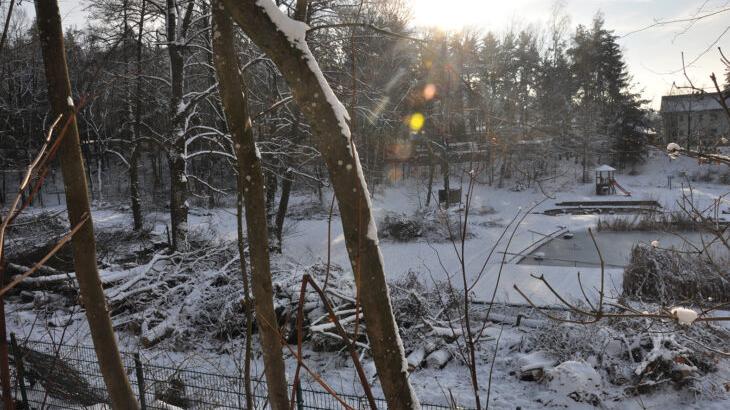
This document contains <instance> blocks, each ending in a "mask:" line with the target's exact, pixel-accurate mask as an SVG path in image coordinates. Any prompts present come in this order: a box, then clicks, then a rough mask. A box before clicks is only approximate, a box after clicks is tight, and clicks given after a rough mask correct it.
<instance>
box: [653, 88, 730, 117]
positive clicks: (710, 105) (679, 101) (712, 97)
mask: <svg viewBox="0 0 730 410" xmlns="http://www.w3.org/2000/svg"><path fill="white" fill-rule="evenodd" d="M719 98H720V94H718V93H703V94H680V95H665V96H663V97H662V106H661V110H660V111H661V112H662V113H672V112H697V111H714V110H721V109H722V106H721V105H720V101H719ZM725 101H727V102H728V105H730V96H726V97H725Z"/></svg>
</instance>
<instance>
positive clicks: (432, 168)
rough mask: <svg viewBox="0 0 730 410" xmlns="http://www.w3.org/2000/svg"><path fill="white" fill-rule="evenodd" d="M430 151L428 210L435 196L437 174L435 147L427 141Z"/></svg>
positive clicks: (427, 191)
mask: <svg viewBox="0 0 730 410" xmlns="http://www.w3.org/2000/svg"><path fill="white" fill-rule="evenodd" d="M426 148H427V150H428V189H427V190H426V208H428V207H430V206H431V196H433V177H434V173H435V172H436V159H435V158H434V155H433V147H432V146H431V141H430V140H429V141H426Z"/></svg>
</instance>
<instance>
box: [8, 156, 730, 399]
mask: <svg viewBox="0 0 730 410" xmlns="http://www.w3.org/2000/svg"><path fill="white" fill-rule="evenodd" d="M575 167H577V165H573V164H562V166H561V168H560V172H559V173H558V174H559V175H558V178H556V179H554V180H551V181H549V182H547V183H546V184H545V185H544V186H543V187H542V188H543V189H542V190H541V189H538V188H537V187H533V188H529V189H525V190H521V191H513V190H511V189H510V183H509V182H507V184H506V186H505V188H503V189H497V188H495V187H491V186H488V185H484V184H478V185H477V186H476V187H475V189H474V196H473V199H472V206H471V209H470V211H471V212H470V215H469V227H468V230H469V234H470V235H469V237H468V238H467V239H466V240H465V243H464V246H463V249H464V250H463V260H464V267H465V270H466V276H467V279H468V284H469V286H470V287H471V286H473V288H472V289H471V293H472V294H473V297H474V300H475V301H477V302H490V301H491V300H492V298H493V296H494V299H495V301H497V302H500V303H505V304H510V305H517V306H512V307H504V306H503V307H500V308H499V309H497V310H496V311H495V312H496V313H495V315H496V316H492V317H500V318H502V319H504V320H501V321H499V322H502V324H495V325H493V326H489V327H487V328H486V330H485V334H486V336H487V337H486V338H484V339H483V341H482V342H481V343H480V345H479V346H478V358H477V362H478V365H477V372H478V375H479V378H480V380H481V386H482V391H481V392H480V393H481V396H483V399H484V397H486V395H487V385H488V383H487V380H488V379H489V377H490V376H489V375H490V372H493V374H492V376H491V378H492V385H491V389H490V406H491V407H493V408H499V409H502V408H505V409H507V408H511V409H514V408H522V409H528V408H541V407H556V408H558V407H559V408H594V404H595V403H594V404H591V403H592V401H591V398H590V397H587V398H585V397H584V398H582V399H581V400H580V401H576V399H575V397H573V398H571V397H569V394H570V393H573V392H575V391H577V390H579V391H581V392H585V393H591V394H595V395H596V397H598V399H599V401H600V406H601V407H602V408H612V409H614V408H615V409H624V408H626V409H633V408H636V409H639V408H667V409H669V408H696V409H726V408H730V393H728V392H727V389H728V388H730V387H728V386H729V385H728V384H727V383H728V381H730V365H728V363H727V360H726V359H725V361H720V362H719V363H718V365H717V367H718V370H717V371H716V372H714V373H712V374H711V376H710V377H711V379H710V380H703V381H702V383H703V384H702V385H701V387H700V388H698V389H695V390H691V391H687V390H674V389H671V388H668V387H667V388H663V389H660V390H657V391H656V392H653V393H649V394H645V395H641V396H632V395H628V394H626V393H625V392H624V390H623V388H622V387H620V386H616V385H614V384H611V383H609V382H608V381H607V380H605V377H604V376H603V375H601V374H598V373H597V372H596V370H594V367H593V365H595V364H596V362H595V361H596V358H595V357H579V354H578V352H579V350H578V348H577V347H576V356H575V357H574V358H573V360H570V361H565V362H563V363H562V364H560V365H559V366H557V367H553V365H557V364H558V363H557V361H555V360H554V358H552V357H550V356H549V355H548V356H546V355H545V354H543V353H537V356H536V352H525V351H523V349H522V347H523V344H524V343H526V342H525V340H527V339H529V338H530V337H531V335H532V334H533V332H535V327H534V326H536V325H535V323H530V324H529V325H522V326H520V327H513V326H512V324H511V323H513V320H515V319H516V317H517V315H518V314H526V315H527V316H529V317H530V318H531V319H529V320H532V321H535V322H538V325H537V326H538V327H539V326H549V324H548V322H547V321H546V320H545V319H544V318H542V317H541V316H540V315H539V314H536V313H535V312H534V311H531V310H530V309H528V308H527V306H526V301H525V299H524V298H523V297H521V296H520V295H519V294H518V293H517V292H516V291H515V290H514V285H517V286H519V287H520V289H521V290H523V291H524V292H525V294H526V295H527V296H528V297H530V299H531V300H532V301H533V302H534V303H536V304H538V305H541V306H553V307H554V306H556V305H559V301H558V300H556V298H555V296H554V295H553V294H552V293H550V292H549V291H548V290H547V288H546V287H545V286H544V284H543V283H542V282H541V281H539V280H538V279H536V276H539V275H544V277H545V278H546V279H547V280H548V281H549V282H550V283H551V284H552V285H553V286H554V287H555V288H556V289H557V290H558V291H559V292H560V293H561V294H562V295H563V296H564V297H565V298H566V299H568V300H571V301H573V300H580V299H583V295H582V293H583V292H584V291H585V292H586V293H587V294H588V297H589V298H592V299H593V300H595V299H596V298H597V294H598V293H597V289H598V288H600V286H601V283H600V281H601V277H602V274H601V270H600V268H598V267H596V266H573V267H571V266H549V263H547V262H545V263H543V264H541V265H536V264H524V263H523V264H518V263H517V261H518V260H519V259H520V258H519V257H516V256H519V255H524V254H527V253H530V252H533V251H535V249H536V248H537V247H538V246H539V245H540V244H542V243H544V242H545V240H544V239H543V238H544V235H550V234H554V233H558V232H585V231H586V230H587V229H588V228H592V227H595V225H596V223H597V221H598V220H599V218H603V219H606V218H609V219H610V218H616V217H618V216H613V215H609V216H606V215H604V216H600V215H559V216H547V215H544V214H542V213H541V212H542V211H544V210H546V209H550V208H554V207H555V206H556V205H555V204H556V203H557V202H563V201H589V200H596V199H597V197H596V196H595V195H593V191H594V186H593V185H592V184H580V183H577V182H575V181H577V178H576V169H574V168H575ZM707 169H713V170H715V171H716V172H718V173H723V172H728V170H727V169H726V168H723V167H722V166H718V165H698V164H697V162H696V161H695V160H692V159H688V158H679V159H676V160H670V159H669V157H668V156H667V155H665V154H663V153H661V152H658V151H654V152H652V154H651V156H650V158H649V160H648V161H647V163H646V164H645V165H643V166H640V167H638V171H639V172H638V173H637V174H636V175H627V174H618V175H617V180H618V181H619V182H620V184H621V185H622V186H623V187H625V188H626V189H627V190H629V191H630V192H631V193H632V196H631V198H630V199H632V200H639V199H649V200H656V201H658V202H659V203H660V204H661V205H662V206H663V207H664V209H665V210H667V211H672V210H676V209H677V207H678V205H677V201H681V198H682V195H683V193H684V194H687V195H688V194H689V190H688V189H687V187H686V186H685V187H684V190H683V189H682V181H683V178H682V177H681V175H682V173H684V174H686V175H687V176H689V177H692V176H694V175H701V174H703V173H704V172H705V170H707ZM669 176H672V177H673V181H672V189H669V188H668V177H669ZM453 184H454V183H453V182H452V185H453ZM728 192H730V186H729V185H722V184H719V183H717V182H699V181H698V182H693V183H692V195H693V197H694V200H695V203H696V204H697V205H698V206H699V207H704V206H709V205H710V204H711V203H712V202H713V201H716V200H718V199H719V200H720V201H721V209H729V208H730V201H728V199H727V197H725V195H726V194H727V193H728ZM546 194H547V195H549V197H546ZM423 196H424V187H423V186H422V185H421V184H420V183H416V181H414V180H407V181H400V182H397V183H394V184H392V185H391V186H388V187H385V188H382V189H378V190H377V191H376V193H375V195H374V198H373V204H374V207H375V209H374V212H375V214H376V220H378V221H382V220H383V219H384V218H385V216H386V215H389V214H391V213H399V214H405V215H413V214H414V213H416V212H417V211H423V205H422V204H423V202H424V197H423ZM621 198H622V197H621V196H616V197H614V198H612V199H621ZM329 201H330V199H329V198H324V200H323V202H324V203H325V204H327V205H328V204H329ZM327 205H322V204H319V203H318V202H317V201H316V200H315V199H313V198H312V197H310V196H308V195H302V196H298V197H295V198H293V200H292V205H291V209H292V214H293V215H296V217H294V218H290V220H289V222H288V225H287V227H286V230H285V238H284V244H283V254H281V255H273V258H274V261H273V266H274V269H275V270H277V271H278V272H287V273H286V274H287V275H298V274H301V273H302V272H304V271H305V270H304V269H302V267H305V266H311V265H314V264H317V263H324V262H326V258H327V254H328V252H327V250H328V246H331V261H332V263H333V264H336V265H339V266H342V267H345V268H346V267H348V266H349V259H348V256H347V252H346V249H345V245H344V237H343V233H342V226H341V224H340V221H339V219H338V217H337V216H335V217H334V218H333V220H332V223H331V241H330V240H328V220H327V214H326V211H325V212H323V211H322V209H326V208H327ZM533 207H534V209H533ZM430 212H431V216H432V217H433V215H434V213H437V212H438V211H434V210H430ZM464 214H465V212H463V210H462V211H459V210H451V211H449V212H448V214H447V216H448V217H449V218H452V219H457V220H458V219H459V218H463V217H464ZM725 216H728V215H725ZM523 217H524V219H522V218H523ZM93 218H94V223H95V226H96V228H97V229H98V230H104V229H112V228H115V227H125V226H129V225H130V217H129V215H127V214H124V213H120V212H119V211H117V210H115V209H98V210H95V211H94V213H93ZM147 221H148V223H151V224H153V225H154V229H153V232H157V233H158V234H161V235H164V231H165V225H166V223H167V216H166V215H165V214H162V213H157V214H152V215H149V216H148V217H147ZM189 225H190V227H191V229H192V230H195V231H199V232H206V234H207V235H210V236H212V237H216V238H219V239H221V240H231V241H232V240H235V237H236V221H235V210H233V209H213V210H202V209H196V210H194V211H193V212H191V216H190V222H189ZM555 240H557V241H560V240H564V239H555ZM457 245H458V246H454V243H452V242H450V241H448V240H435V239H434V238H428V239H427V238H422V239H418V240H415V241H411V242H399V241H395V240H392V239H382V240H381V246H382V253H383V259H384V262H385V268H386V272H387V275H388V278H389V280H391V281H394V282H396V281H399V280H402V279H403V278H405V277H406V276H407V275H408V274H409V273H415V275H416V276H417V277H419V278H420V279H421V281H422V282H423V283H424V284H425V285H427V286H433V285H439V284H443V283H444V281H445V280H447V279H451V280H452V281H453V282H454V284H455V286H457V287H459V288H460V287H461V263H460V252H462V251H461V245H460V244H458V243H457ZM630 245H631V243H629V244H627V243H626V241H614V242H612V241H607V242H606V243H604V244H602V246H607V247H610V246H616V247H620V249H618V250H613V249H612V250H610V251H608V250H607V253H610V252H611V251H616V252H618V253H621V252H624V253H627V252H628V251H629V249H630ZM624 248H627V249H624ZM615 265H620V264H619V263H616V264H613V265H612V266H609V267H607V268H606V269H605V271H604V272H603V273H604V275H605V277H604V280H605V282H604V285H605V288H606V292H607V297H608V298H609V299H615V298H617V297H619V296H620V294H621V289H622V277H623V269H622V267H621V266H615ZM578 272H580V280H581V281H580V283H579V281H578ZM104 274H110V273H108V272H102V275H104ZM295 279H296V278H295ZM580 285H582V288H583V289H582V290H581V286H580ZM520 305H522V307H521V306H520ZM9 316H10V321H9V323H10V326H11V327H12V328H13V331H15V332H16V333H18V334H19V335H20V336H23V337H26V336H29V335H30V336H32V338H36V339H38V338H43V339H48V338H50V337H51V335H53V337H56V338H57V337H58V336H59V335H58V330H54V329H52V328H48V326H45V325H40V324H34V323H35V321H34V319H35V314H34V312H32V311H28V310H23V309H17V310H14V309H10V313H9ZM81 317H82V315H80V314H77V318H78V319H79V320H76V321H75V322H74V324H73V325H72V326H71V327H70V328H69V330H68V331H67V335H66V339H65V340H67V341H70V342H72V343H85V344H88V343H89V341H88V331H87V329H85V321H83V320H80V319H81ZM595 327H598V326H595ZM571 332H574V333H575V335H576V338H577V339H580V340H581V341H585V340H589V339H590V332H591V330H584V329H579V328H576V329H575V330H574V331H571ZM497 339H499V344H498V345H497V343H496V341H497ZM609 339H610V338H603V339H601V340H609ZM120 341H121V344H122V349H124V350H133V351H136V350H138V349H139V339H138V337H137V336H134V335H130V334H125V333H121V334H120ZM606 343H607V344H606V346H604V347H605V348H607V349H608V348H609V347H610V346H609V343H608V342H606ZM237 346H240V343H231V344H230V346H229V348H228V349H225V350H224V351H223V353H221V350H220V349H218V350H213V348H212V347H211V346H205V345H202V346H199V347H198V348H197V349H195V351H194V352H190V351H184V352H175V353H173V352H170V351H167V350H161V348H159V347H158V348H152V349H148V350H143V355H144V356H145V357H147V358H148V359H150V360H153V361H155V362H159V363H175V362H182V361H185V362H186V363H188V364H189V363H195V364H196V366H200V367H208V368H215V369H218V371H225V372H230V373H233V374H235V372H236V366H235V363H234V360H232V357H233V356H237V355H240V351H239V350H237V349H238V347H237ZM566 348H569V347H567V346H566ZM306 356H307V360H309V361H311V362H312V363H314V368H315V369H317V371H318V372H319V373H320V374H321V375H322V377H323V378H324V379H325V380H327V382H328V383H330V384H331V385H332V386H333V387H334V388H335V389H336V390H338V391H341V392H353V391H357V388H356V386H357V379H356V377H355V372H354V369H353V368H352V364H351V363H350V362H349V361H348V360H347V358H346V357H344V356H343V355H338V354H337V353H318V352H314V351H308V352H307V355H306ZM547 362H549V363H547ZM211 363H214V364H211ZM287 363H288V366H290V369H289V370H290V372H293V370H294V366H295V361H294V360H293V359H291V357H288V360H287ZM366 363H367V364H366V369H367V370H368V372H369V374H370V376H371V377H372V376H374V367H373V366H372V363H371V362H369V359H366ZM536 363H537V364H540V365H541V366H542V365H544V366H543V367H544V370H545V372H546V375H545V377H544V379H543V383H535V382H532V381H522V380H520V379H519V377H518V376H519V373H520V371H521V369H524V368H525V367H528V368H529V367H530V366H531V365H535V364H536ZM545 363H547V365H545ZM255 364H256V366H255V369H256V371H257V372H260V371H261V369H262V363H261V362H260V360H258V359H257V360H256V363H255ZM468 380H469V374H468V369H467V367H466V366H464V365H463V364H462V363H461V362H460V361H459V360H452V361H450V362H449V364H447V365H446V367H445V368H443V369H434V368H421V369H418V370H416V371H414V372H413V373H412V375H411V381H412V383H413V385H414V386H415V388H416V391H417V393H418V394H419V397H420V398H421V399H422V400H423V401H424V402H430V403H446V402H447V401H448V397H449V396H451V395H453V397H455V398H456V399H457V400H458V401H459V403H460V404H462V405H466V406H472V405H473V404H474V402H473V393H472V391H471V386H470V384H469V382H468ZM307 384H309V385H312V386H313V384H312V381H311V380H306V379H305V385H307ZM576 389H577V390H576ZM375 391H376V393H378V394H381V393H380V392H379V388H378V387H377V385H376V386H375ZM584 399H585V400H584Z"/></svg>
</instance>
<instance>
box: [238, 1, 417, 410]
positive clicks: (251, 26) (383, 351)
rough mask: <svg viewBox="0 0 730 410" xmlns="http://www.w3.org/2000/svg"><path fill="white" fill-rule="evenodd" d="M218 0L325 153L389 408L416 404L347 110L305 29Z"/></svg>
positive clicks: (265, 8) (261, 6) (273, 13)
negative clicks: (274, 71) (280, 80)
mask: <svg viewBox="0 0 730 410" xmlns="http://www.w3.org/2000/svg"><path fill="white" fill-rule="evenodd" d="M224 4H225V6H226V10H228V12H229V13H230V14H231V16H232V17H233V20H234V21H235V22H236V23H237V24H238V25H239V26H241V28H242V29H243V30H244V32H246V34H247V35H248V36H249V37H250V38H251V39H252V40H253V41H254V42H255V43H256V44H257V45H258V46H259V47H261V48H262V49H263V50H264V51H265V52H266V53H267V54H268V55H269V56H270V57H271V58H272V60H273V61H274V62H275V63H276V65H277V66H278V67H279V69H280V70H281V72H282V74H283V76H284V78H286V80H287V83H288V84H289V86H290V87H291V89H292V92H293V95H294V98H295V100H296V101H297V103H298V105H299V107H300V108H301V110H302V112H303V114H304V115H305V117H306V118H307V120H308V121H309V123H310V125H311V127H312V130H313V135H314V136H315V143H316V145H317V147H318V148H319V150H320V151H321V152H322V153H323V156H324V159H325V162H326V164H327V168H328V170H329V174H330V179H331V180H332V185H333V187H334V191H335V195H336V197H337V202H338V204H339V209H340V216H341V218H342V226H343V230H344V234H345V243H346V245H347V249H348V253H349V255H350V262H351V265H352V269H353V272H354V274H355V281H356V284H357V287H358V293H359V295H358V297H359V299H360V301H361V303H362V306H363V310H364V313H365V320H366V322H367V333H368V337H369V339H370V341H371V351H372V355H373V358H374V361H375V366H376V368H377V370H378V376H379V377H380V383H381V386H382V388H383V392H384V393H385V397H386V400H387V402H388V408H390V409H417V408H420V405H419V403H418V398H417V397H416V395H415V393H414V392H413V389H412V388H411V385H410V382H409V381H408V365H407V362H406V360H405V353H404V351H403V345H402V343H401V340H400V335H399V334H398V325H397V324H396V322H395V318H394V317H393V312H392V308H391V303H390V296H389V292H388V286H387V284H386V281H385V272H384V270H383V258H382V255H381V253H380V247H379V245H378V234H377V228H376V227H375V221H374V219H373V215H372V208H371V204H370V193H369V192H368V189H367V185H366V183H365V179H364V176H363V173H362V167H361V164H360V160H359V158H358V154H357V150H356V149H355V146H354V144H353V142H352V139H351V135H350V130H349V127H348V124H347V119H348V115H347V111H346V110H345V108H344V106H342V104H341V103H340V102H339V100H338V99H337V97H336V96H335V95H334V93H333V91H332V89H331V87H330V86H329V84H328V83H327V81H326V80H325V78H324V76H323V75H322V72H321V71H320V69H319V66H318V64H317V61H316V60H315V59H314V56H313V55H312V54H311V51H310V50H309V47H308V46H307V42H306V38H305V36H306V31H307V26H306V25H305V24H304V23H301V22H297V21H294V20H292V19H290V18H289V17H287V16H286V15H285V14H284V13H283V12H282V11H281V10H279V8H278V7H277V6H276V4H275V3H274V2H270V1H268V0H263V1H257V0H244V1H233V0H225V1H224Z"/></svg>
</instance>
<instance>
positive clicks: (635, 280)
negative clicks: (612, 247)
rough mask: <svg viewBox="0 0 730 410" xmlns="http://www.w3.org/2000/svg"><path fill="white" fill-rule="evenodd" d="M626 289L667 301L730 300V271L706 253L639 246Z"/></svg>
mask: <svg viewBox="0 0 730 410" xmlns="http://www.w3.org/2000/svg"><path fill="white" fill-rule="evenodd" d="M623 292H624V295H625V296H629V297H632V298H637V299H641V300H645V301H653V302H657V303H663V304H674V303H678V302H681V303H686V302H687V301H689V302H692V303H694V304H698V305H705V304H707V303H708V302H709V301H714V302H716V303H722V302H730V273H729V272H728V271H727V267H726V266H720V265H718V264H715V263H713V262H712V261H710V260H709V259H708V258H707V257H704V256H703V255H698V254H696V253H686V252H677V251H674V250H664V249H657V248H654V247H648V246H636V247H634V249H633V250H632V253H631V262H630V264H629V266H627V267H626V270H625V271H624V281H623Z"/></svg>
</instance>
